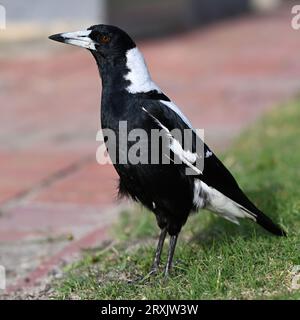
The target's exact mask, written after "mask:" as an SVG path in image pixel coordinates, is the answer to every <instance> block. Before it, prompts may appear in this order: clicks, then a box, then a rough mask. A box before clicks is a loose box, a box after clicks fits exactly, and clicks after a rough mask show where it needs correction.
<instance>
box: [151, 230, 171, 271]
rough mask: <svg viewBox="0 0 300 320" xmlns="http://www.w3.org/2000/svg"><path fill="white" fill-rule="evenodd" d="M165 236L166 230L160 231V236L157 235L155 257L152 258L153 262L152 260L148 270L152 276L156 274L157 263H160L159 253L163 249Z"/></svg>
mask: <svg viewBox="0 0 300 320" xmlns="http://www.w3.org/2000/svg"><path fill="white" fill-rule="evenodd" d="M166 234H167V228H163V229H161V232H160V235H159V240H158V243H157V248H156V251H155V256H154V260H153V264H152V267H151V270H150V274H154V273H156V271H157V269H158V266H159V263H160V257H161V252H162V249H163V245H164V242H165V238H166Z"/></svg>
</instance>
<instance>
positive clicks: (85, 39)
mask: <svg viewBox="0 0 300 320" xmlns="http://www.w3.org/2000/svg"><path fill="white" fill-rule="evenodd" d="M91 32H92V31H91V30H84V31H76V32H65V33H62V34H61V36H62V37H63V38H65V43H68V44H72V45H74V46H77V47H82V48H86V49H90V50H96V47H95V42H94V41H93V40H92V39H91V38H90V37H89V35H90V33H91Z"/></svg>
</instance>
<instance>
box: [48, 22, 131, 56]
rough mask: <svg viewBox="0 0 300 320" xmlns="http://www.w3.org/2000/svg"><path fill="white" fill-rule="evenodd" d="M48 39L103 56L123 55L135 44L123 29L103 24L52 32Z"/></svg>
mask: <svg viewBox="0 0 300 320" xmlns="http://www.w3.org/2000/svg"><path fill="white" fill-rule="evenodd" d="M49 39H51V40H55V41H58V42H63V43H67V44H71V45H75V46H79V47H83V48H86V49H88V50H90V51H91V52H92V53H93V55H100V56H101V57H103V58H107V57H110V58H114V57H119V56H122V55H125V54H126V52H127V51H128V50H129V49H132V48H134V47H135V46H136V45H135V43H134V41H133V40H132V39H131V38H130V37H129V35H128V34H127V33H126V32H125V31H123V30H121V29H120V28H118V27H115V26H110V25H104V24H98V25H94V26H91V27H89V28H88V29H87V30H83V31H76V32H66V33H59V34H54V35H52V36H50V37H49Z"/></svg>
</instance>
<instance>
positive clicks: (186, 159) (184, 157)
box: [142, 107, 202, 174]
mask: <svg viewBox="0 0 300 320" xmlns="http://www.w3.org/2000/svg"><path fill="white" fill-rule="evenodd" d="M142 110H143V111H145V112H147V113H148V114H149V116H150V117H151V118H152V119H153V120H154V121H155V122H156V123H157V124H158V125H159V126H160V127H161V128H162V129H163V130H164V131H165V133H166V135H167V137H168V138H169V140H170V145H169V146H170V149H171V150H172V151H173V152H174V154H176V155H177V156H178V158H179V159H180V160H181V161H182V162H183V163H184V164H185V165H187V166H188V167H190V168H191V169H192V170H194V171H195V173H196V174H202V171H201V170H199V169H198V168H197V167H196V166H194V165H193V164H194V163H195V162H196V160H197V157H198V155H197V153H192V152H191V151H189V150H184V149H183V148H182V145H181V144H180V143H179V142H178V141H177V140H176V139H175V138H174V137H173V136H172V134H171V133H170V130H169V129H168V128H167V127H165V126H164V125H163V124H162V123H161V122H160V121H159V120H158V119H157V118H155V117H154V116H153V115H152V114H151V113H150V112H149V111H148V110H146V109H145V108H144V107H143V108H142Z"/></svg>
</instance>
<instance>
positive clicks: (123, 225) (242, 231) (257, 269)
mask: <svg viewBox="0 0 300 320" xmlns="http://www.w3.org/2000/svg"><path fill="white" fill-rule="evenodd" d="M221 158H222V160H223V161H224V162H225V164H226V165H227V167H228V168H229V169H230V170H231V171H232V172H233V174H234V176H235V177H236V178H237V179H238V181H239V183H240V185H241V187H242V188H243V189H244V190H245V191H246V193H247V194H248V195H249V197H250V198H251V199H252V200H253V201H254V202H255V203H256V204H257V205H258V206H259V207H260V208H261V209H262V210H263V211H265V212H266V213H267V214H268V215H269V216H270V217H272V218H273V219H274V220H276V221H277V222H279V223H280V224H281V225H282V226H284V228H285V229H286V230H287V231H288V237H287V238H278V237H275V236H272V235H270V234H268V233H267V232H265V231H264V230H262V229H261V228H260V227H259V226H256V225H255V224H254V223H252V222H251V221H242V222H241V225H240V226H236V225H234V224H231V223H230V222H227V221H226V220H223V219H222V218H219V217H216V216H214V215H213V214H211V213H209V212H206V211H202V212H199V213H198V214H196V215H194V216H192V217H190V219H189V221H188V223H187V224H186V226H185V227H184V228H183V230H182V233H181V235H180V238H179V243H178V245H177V249H176V252H175V262H176V264H175V266H174V269H173V272H172V274H171V276H170V277H169V279H168V280H165V279H164V277H163V274H162V272H161V273H160V274H158V275H157V276H154V277H151V278H149V279H148V280H147V281H138V280H137V279H138V278H139V277H140V276H141V275H146V274H147V272H148V271H149V269H150V266H151V262H152V257H153V254H154V250H155V246H156V240H157V236H158V233H159V230H158V229H157V227H156V225H155V221H154V216H153V215H152V214H151V213H149V212H147V211H146V210H145V209H143V208H141V207H139V206H136V207H135V209H134V210H133V211H132V212H124V213H123V214H122V217H121V220H120V222H119V224H118V225H117V226H114V228H113V230H112V232H113V238H114V239H116V240H115V241H114V242H112V243H110V244H107V245H104V246H103V247H102V248H98V249H96V250H91V251H88V252H85V254H84V257H83V259H82V260H81V261H79V262H77V263H74V264H72V265H69V266H67V267H66V269H65V275H64V277H63V279H61V280H59V281H56V282H55V283H54V287H55V298H58V299H70V298H76V299H261V298H263V299H300V290H293V289H292V288H291V284H292V278H293V273H292V270H293V267H294V266H297V265H300V239H299V236H300V102H292V103H290V104H288V105H285V106H280V107H279V108H278V109H277V110H275V111H273V112H271V113H269V114H268V115H266V116H265V117H264V118H263V119H262V120H261V121H259V123H257V124H256V125H255V126H253V127H252V128H250V129H249V130H247V131H246V132H245V133H244V134H243V135H242V136H241V137H240V138H239V139H238V140H237V141H236V143H235V144H234V145H233V146H232V148H231V149H230V150H228V152H227V153H226V154H225V155H223V157H221ZM166 244H167V243H166ZM166 244H165V250H164V254H163V261H162V263H163V264H164V262H165V260H166V248H167V245H166ZM161 271H162V270H161Z"/></svg>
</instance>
